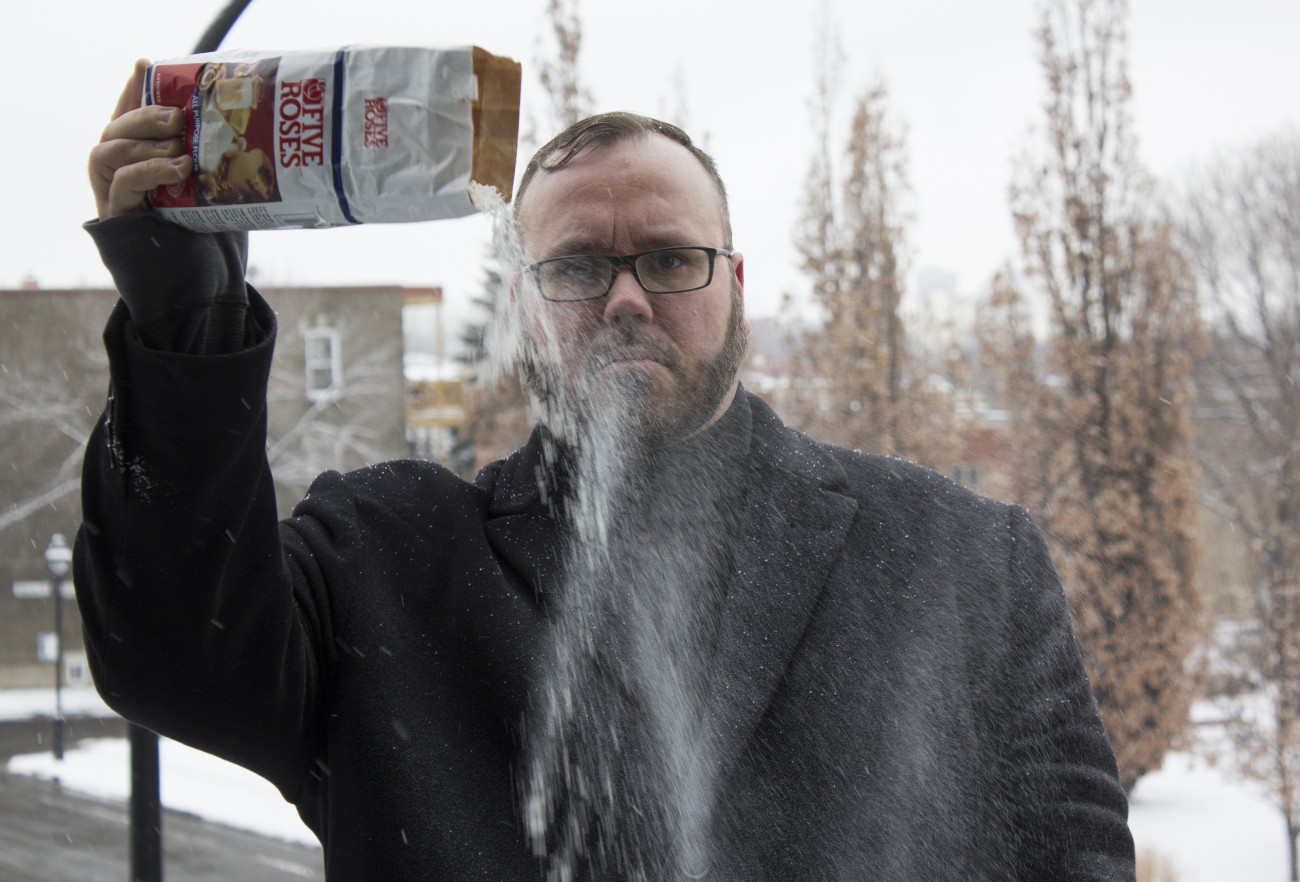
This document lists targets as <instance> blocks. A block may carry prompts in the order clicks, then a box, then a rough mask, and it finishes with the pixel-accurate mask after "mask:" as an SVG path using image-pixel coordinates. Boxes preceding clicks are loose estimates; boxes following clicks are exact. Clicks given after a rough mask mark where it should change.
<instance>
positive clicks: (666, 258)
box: [649, 251, 686, 272]
mask: <svg viewBox="0 0 1300 882" xmlns="http://www.w3.org/2000/svg"><path fill="white" fill-rule="evenodd" d="M649 257H650V259H651V261H652V263H651V268H652V269H653V270H654V271H655V272H669V271H671V270H675V269H681V267H682V264H684V263H685V262H686V261H685V259H684V258H683V257H682V255H681V253H680V252H677V251H667V252H664V253H662V254H651V255H649Z"/></svg>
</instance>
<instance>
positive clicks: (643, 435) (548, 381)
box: [521, 280, 749, 448]
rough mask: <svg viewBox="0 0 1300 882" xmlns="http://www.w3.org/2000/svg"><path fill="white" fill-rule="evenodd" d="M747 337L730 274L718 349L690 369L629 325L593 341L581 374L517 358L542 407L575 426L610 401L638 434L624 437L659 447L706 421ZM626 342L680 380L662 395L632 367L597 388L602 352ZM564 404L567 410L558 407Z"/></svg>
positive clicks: (727, 387)
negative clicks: (555, 372)
mask: <svg viewBox="0 0 1300 882" xmlns="http://www.w3.org/2000/svg"><path fill="white" fill-rule="evenodd" d="M748 342H749V341H748V338H747V337H746V335H745V317H744V310H743V308H742V304H741V300H740V290H739V286H738V285H737V284H736V283H735V281H734V280H733V282H732V286H731V314H730V315H729V317H728V320H727V331H726V336H725V337H724V339H723V345H722V349H721V350H719V352H718V354H717V355H715V356H714V357H713V358H712V359H710V360H709V361H707V362H704V363H702V364H701V365H699V366H698V367H697V368H696V369H695V370H694V371H693V372H692V373H691V374H690V375H683V374H681V373H680V363H679V361H678V359H676V358H675V357H674V355H673V353H672V352H671V350H669V349H668V348H667V347H665V346H664V345H663V344H661V343H659V342H658V341H657V340H654V339H653V338H650V337H648V336H647V335H645V334H644V332H642V331H640V330H639V329H638V328H637V327H636V326H635V325H620V326H618V327H617V328H616V329H615V330H613V331H612V332H610V333H609V334H608V336H607V337H606V338H605V339H603V340H601V341H600V342H599V343H598V344H597V345H596V346H595V347H593V349H592V351H591V352H590V353H589V354H588V355H587V356H586V357H585V358H583V359H582V366H581V368H580V370H581V371H582V372H583V376H582V377H580V378H577V379H576V381H575V379H574V378H572V377H568V376H561V377H551V376H548V375H547V374H548V372H547V371H545V370H544V369H542V368H541V367H540V366H539V365H538V363H537V360H536V359H535V358H532V357H525V358H523V360H522V362H521V367H522V374H523V381H524V386H525V388H526V389H527V390H528V391H529V392H530V393H532V395H533V396H534V397H535V398H537V399H538V401H539V402H541V404H542V406H543V408H544V411H545V412H546V413H548V414H551V415H557V414H558V415H560V416H561V417H562V418H563V419H564V421H565V422H568V421H569V420H570V419H572V421H573V423H574V424H575V425H576V426H578V427H581V426H582V425H583V424H584V423H586V422H588V421H590V419H592V417H593V413H592V408H595V407H602V408H603V407H607V406H610V405H611V404H612V405H614V406H616V407H617V409H618V410H619V411H621V412H622V413H623V414H624V420H621V422H623V423H624V425H626V426H627V428H628V430H630V431H631V432H634V433H635V434H636V435H637V436H638V437H636V438H635V439H629V440H636V441H639V442H640V443H642V444H644V445H646V446H647V447H650V448H661V447H666V446H668V445H670V444H674V443H676V442H678V441H681V440H683V439H685V438H688V437H690V436H691V435H693V434H695V433H696V432H698V431H699V430H700V429H702V428H704V427H705V426H706V425H708V423H709V421H710V420H711V419H712V418H713V416H714V414H716V413H717V412H718V410H719V408H720V407H721V406H722V403H723V397H724V396H725V395H727V393H728V392H730V391H731V388H732V385H733V384H734V383H735V380H736V376H737V374H738V373H739V372H740V366H741V364H742V363H743V362H744V359H745V351H746V348H747V346H748ZM631 346H636V347H642V348H645V349H648V350H650V351H651V352H653V353H655V354H656V357H657V358H658V359H659V360H660V361H662V362H663V364H664V365H665V367H667V368H668V369H669V370H672V371H674V372H677V376H678V378H679V379H680V380H681V385H680V386H679V388H678V390H677V392H676V393H675V394H673V395H672V396H671V398H668V399H667V400H665V399H664V396H659V395H656V389H657V384H656V383H655V381H654V379H653V378H652V377H649V376H646V375H645V374H641V373H636V372H628V373H620V374H618V375H617V376H615V377H613V378H611V379H610V382H609V383H608V385H607V386H605V385H602V388H601V389H600V390H599V392H598V391H597V390H596V388H595V384H594V383H593V382H592V379H591V378H592V377H593V376H594V375H595V372H596V371H598V370H599V367H600V366H601V365H602V364H603V363H605V360H606V359H607V357H608V355H609V354H610V353H611V352H613V351H615V350H617V349H620V348H624V347H631ZM566 404H567V411H568V412H567V413H565V412H564V411H565V410H566ZM551 428H552V430H553V431H556V434H557V435H561V436H563V435H565V434H567V433H566V432H564V431H562V430H561V429H560V427H559V426H556V425H552V426H551Z"/></svg>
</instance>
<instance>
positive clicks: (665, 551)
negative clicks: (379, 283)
mask: <svg viewBox="0 0 1300 882" xmlns="http://www.w3.org/2000/svg"><path fill="white" fill-rule="evenodd" d="M139 74H140V71H139V70H138V71H137V77H138V76H139ZM138 94H139V83H138V82H136V83H133V84H131V85H129V86H128V88H127V91H126V92H125V93H124V97H123V101H122V102H121V103H120V104H119V107H118V110H117V113H116V114H115V118H114V120H113V122H112V123H110V125H109V126H108V128H107V129H106V131H105V135H104V140H103V142H102V143H101V144H100V145H99V146H98V147H96V148H95V150H94V151H93V152H92V157H91V177H92V181H93V184H94V189H95V193H96V198H97V203H98V207H99V218H100V219H99V221H98V222H96V223H93V224H91V225H89V227H88V228H89V230H90V232H91V233H92V235H93V236H94V238H95V240H96V242H97V243H98V244H99V246H100V248H101V252H102V253H103V255H104V259H105V262H106V264H107V265H108V266H109V268H110V270H112V272H113V274H114V278H115V280H116V282H117V285H118V289H119V291H120V293H121V295H122V301H123V302H122V303H121V304H119V306H118V307H117V309H116V310H115V312H114V314H113V316H112V318H111V319H110V322H109V326H108V329H107V331H106V334H105V342H106V345H107V348H108V350H109V355H110V365H111V368H110V370H111V375H112V387H113V395H112V397H111V399H110V402H109V406H108V408H107V411H106V413H105V417H104V420H103V421H102V422H101V424H100V426H99V427H98V429H97V430H96V433H95V435H94V437H93V438H92V440H91V443H90V447H89V451H88V454H87V461H86V470H85V478H84V513H85V523H84V525H83V528H82V530H81V533H80V535H79V538H78V545H77V586H78V592H79V594H78V596H79V600H80V603H81V607H82V612H83V617H84V620H85V625H86V638H87V646H88V648H89V653H90V660H91V665H92V669H93V671H94V674H95V678H96V683H97V685H98V687H99V689H100V690H101V692H102V693H103V694H104V695H105V697H106V699H107V700H108V701H109V703H110V704H111V705H112V706H114V707H115V708H116V709H118V710H119V711H120V712H122V713H123V714H124V715H126V716H128V717H130V718H132V719H135V720H137V721H139V722H141V723H142V724H144V725H146V726H149V727H151V728H154V729H156V730H158V731H160V732H162V733H163V734H166V735H168V736H170V737H173V738H177V739H179V740H182V741H185V742H188V743H190V744H194V745H196V746H198V747H201V748H202V749H205V750H208V751H211V752H213V753H216V754H218V755H221V756H224V757H226V758H228V759H230V760H233V761H234V762H237V763H240V764H241V765H244V766H247V767H248V768H250V769H253V770H254V771H256V772H258V773H260V774H262V775H264V776H265V777H267V778H268V779H270V780H271V781H272V782H273V783H275V784H276V785H277V786H278V787H279V789H280V791H281V792H282V793H283V794H284V796H285V798H286V799H288V800H290V801H291V802H293V803H295V804H296V805H297V807H298V809H299V811H300V813H301V814H302V816H303V818H304V819H305V821H306V822H307V823H308V825H309V826H311V827H312V828H313V829H314V830H315V831H316V832H317V834H318V835H319V836H320V838H321V841H322V843H323V845H324V849H325V863H326V869H327V874H328V876H329V877H330V878H331V879H339V880H356V879H382V880H406V879H411V880H415V879H420V880H426V879H491V880H516V879H519V880H524V879H543V878H546V879H557V880H559V879H576V878H587V879H648V880H661V879H674V878H707V879H717V880H738V882H739V880H746V882H747V880H758V879H772V880H778V879H779V880H790V879H799V880H804V879H808V880H821V879H827V880H841V879H855V880H856V879H881V880H885V879H888V880H918V882H921V880H925V882H929V880H940V879H954V880H955V879H961V880H1007V879H1016V880H1048V879H1051V880H1056V879H1071V880H1103V879H1104V880H1115V879H1131V878H1132V877H1133V855H1132V841H1131V838H1130V836H1129V833H1128V829H1127V826H1126V823H1125V815H1126V803H1125V797H1124V793H1123V791H1122V789H1121V788H1120V786H1119V784H1118V782H1117V777H1116V773H1115V768H1114V759H1113V755H1112V753H1111V749H1110V746H1109V743H1108V741H1107V739H1106V734H1105V732H1104V730H1103V728H1102V726H1101V723H1100V720H1099V718H1098V716H1097V712H1096V707H1095V703H1094V701H1093V698H1092V695H1091V692H1090V690H1089V688H1088V684H1087V681H1086V679H1085V677H1084V674H1083V671H1082V668H1081V665H1080V660H1079V656H1078V652H1077V650H1076V648H1075V645H1074V642H1073V638H1072V636H1071V632H1070V628H1069V623H1068V616H1067V611H1066V606H1065V602H1064V599H1063V596H1062V593H1061V590H1060V586H1059V584H1058V583H1057V580H1056V577H1055V574H1054V572H1053V570H1052V567H1051V564H1050V562H1049V561H1048V559H1047V555H1046V552H1045V549H1044V546H1043V543H1042V540H1041V538H1040V537H1039V535H1038V534H1037V532H1036V531H1035V530H1034V528H1033V527H1032V525H1031V524H1030V523H1029V521H1028V518H1027V517H1026V515H1025V514H1024V512H1023V511H1021V510H1019V509H1015V508H1009V507H1006V506H1002V505H999V504H997V503H993V502H990V501H987V500H983V499H980V498H978V497H975V496H974V495H972V494H970V493H968V492H966V491H965V490H963V489H961V488H960V487H958V486H956V485H955V484H953V483H951V482H949V481H947V480H945V479H943V478H941V477H939V476H937V475H934V474H932V473H930V472H927V471H925V470H923V469H920V468H918V467H915V466H912V465H910V464H907V463H903V462H899V461H895V460H887V459H883V458H879V457H873V456H867V455H862V454H858V453H853V452H849V451H845V450H841V449H838V448H833V447H829V446H826V445H821V444H818V443H816V442H814V441H812V440H810V439H808V438H806V437H804V436H802V435H799V434H798V433H795V432H793V431H791V430H789V429H787V428H786V427H784V426H783V425H782V424H781V423H780V421H779V419H778V418H777V417H776V415H775V414H773V413H772V411H771V410H769V409H768V408H767V406H766V405H764V404H763V402H761V401H760V400H759V399H757V398H756V397H754V396H752V395H750V394H748V393H746V392H744V391H743V390H741V389H740V388H739V385H738V381H737V371H738V368H739V363H740V358H741V355H742V354H743V350H744V332H745V331H744V328H745V326H744V318H743V315H744V313H743V298H744V283H745V273H744V258H743V256H742V255H741V254H740V253H739V252H737V251H735V250H734V249H733V247H732V242H731V233H730V223H729V219H728V213H727V204H726V194H725V191H724V189H723V187H722V184H721V180H720V179H719V178H718V176H717V172H716V169H715V168H714V166H713V163H712V160H710V159H709V158H708V157H707V156H705V155H704V154H702V153H701V152H700V151H699V150H698V149H697V148H695V147H694V146H693V145H692V144H691V143H690V141H689V138H687V137H686V136H685V134H684V133H682V132H680V131H679V130H677V129H675V128H673V127H671V126H667V125H665V124H662V123H658V122H656V121H653V120H647V119H645V118H641V117H635V116H631V115H627V114H612V115H604V116H601V117H596V118H593V119H589V120H585V121H583V122H581V123H579V124H577V125H576V126H574V127H572V128H571V129H570V130H569V131H567V132H565V133H563V134H561V135H560V136H559V137H558V138H557V139H555V140H554V141H552V142H551V143H550V144H548V145H547V146H545V147H543V148H542V149H541V150H540V151H539V152H538V154H537V156H536V157H534V160H533V162H532V163H531V164H530V166H529V168H528V169H527V170H526V171H525V174H524V178H523V181H522V183H521V186H520V188H519V192H518V195H517V198H516V204H515V215H516V217H517V220H518V228H519V232H520V235H521V237H522V249H523V252H522V257H521V258H520V260H519V264H520V265H521V266H520V269H519V272H518V275H517V277H516V279H515V283H514V285H513V286H512V289H511V295H510V296H511V304H512V308H511V309H510V310H509V315H510V316H512V317H514V318H515V319H517V321H518V326H519V329H520V335H521V338H522V340H523V345H522V355H521V367H522V368H523V372H524V375H525V377H526V380H527V384H528V387H529V390H530V392H531V393H532V394H533V397H534V399H535V403H536V406H537V411H538V413H539V415H540V419H541V423H542V424H541V425H540V426H539V427H538V429H537V430H536V431H535V432H534V434H533V436H532V438H531V439H530V440H529V442H528V444H527V445H525V447H523V448H522V449H521V450H519V451H517V452H516V453H515V454H513V455H512V456H510V457H509V458H507V459H506V460H504V461H501V462H498V463H495V464H493V465H492V466H489V467H488V468H487V469H486V470H485V471H484V472H483V473H482V474H481V475H480V476H479V478H478V479H477V481H476V482H475V484H474V485H468V484H465V483H463V482H461V481H459V480H457V479H456V478H454V477H453V476H452V475H450V474H449V473H448V472H446V471H445V470H443V469H441V468H439V467H437V466H434V465H432V464H429V463H417V462H397V463H388V464H383V465H380V466H376V467H373V468H370V469H365V470H363V471H361V472H357V473H354V474H350V475H338V474H332V473H331V474H326V475H322V476H321V477H320V478H319V479H318V481H317V482H316V483H315V484H314V485H313V487H312V489H311V491H310V493H309V494H308V496H307V498H305V499H304V500H303V501H302V503H300V505H299V506H298V507H297V508H296V509H295V511H294V514H293V516H292V517H290V518H289V519H287V520H286V521H284V522H283V523H280V524H277V523H276V513H275V502H274V494H273V492H272V483H271V476H270V473H269V470H268V467H267V464H266V460H265V456H264V445H265V425H266V412H265V386H266V379H267V374H268V371H269V365H270V358H271V348H272V346H273V343H274V334H275V321H274V316H273V314H272V313H271V311H270V309H269V307H267V305H266V304H265V303H264V302H263V301H262V300H261V299H260V298H259V297H258V296H257V295H256V293H255V292H254V291H252V289H251V288H250V287H249V286H247V285H246V283H245V282H244V280H243V278H242V271H243V243H244V239H243V238H242V237H238V236H227V235H223V236H211V235H198V234H194V233H190V232H187V231H184V230H180V229H177V228H174V227H170V226H168V225H166V224H163V223H160V222H159V221H157V220H156V219H155V218H154V217H153V216H152V215H151V214H150V213H148V212H147V211H144V210H141V208H140V206H141V200H142V197H143V195H144V194H145V193H146V192H148V191H149V190H150V189H151V188H152V187H154V186H157V185H160V184H166V183H172V182H175V181H178V180H182V179H183V178H184V176H185V174H186V173H187V170H186V167H185V164H184V163H183V162H180V163H177V162H174V161H173V159H172V157H175V156H177V155H178V154H179V153H180V150H179V147H178V145H177V144H176V142H175V140H174V139H175V136H176V135H177V134H178V133H179V122H178V119H177V118H176V117H174V116H172V115H171V114H170V113H169V112H168V111H166V110H164V109H160V108H140V107H138V106H137V104H136V102H135V101H134V100H133V99H132V97H131V96H133V95H138Z"/></svg>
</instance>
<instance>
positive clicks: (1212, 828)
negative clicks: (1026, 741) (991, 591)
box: [8, 739, 1286, 882]
mask: <svg viewBox="0 0 1300 882" xmlns="http://www.w3.org/2000/svg"><path fill="white" fill-rule="evenodd" d="M161 744H162V748H161V751H162V790H163V804H164V805H166V806H167V807H168V808H172V809H177V810H179V811H184V812H190V813H192V814H195V815H198V816H200V817H203V818H206V819H208V820H211V821H214V822H216V823H219V824H225V825H227V826H231V827H237V828H239V829H244V830H250V831H253V832H256V833H259V834H262V835H265V836H272V837H275V838H279V839H285V840H289V841H293V842H302V843H308V844H315V843H316V839H315V837H314V836H312V834H311V832H310V831H309V830H307V828H306V827H305V826H304V825H303V824H302V822H301V821H300V820H299V819H298V815H297V813H296V812H295V811H294V809H293V807H292V806H290V805H289V804H288V803H286V802H285V801H284V800H283V799H281V797H280V794H279V793H278V792H277V791H276V789H275V788H274V787H272V786H271V785H270V784H268V783H267V782H265V781H263V780H262V779H261V778H259V777H257V776H256V775H254V774H252V773H251V772H248V771H245V770H244V769H241V768H239V767H237V766H233V765H230V764H229V763H226V762H223V761H221V760H219V759H216V758H215V757H212V756H209V755H207V754H204V753H200V752H198V751H195V750H191V749H190V748H188V747H185V746H184V745H181V744H177V743H175V742H172V741H167V740H166V739H164V740H163V741H162V742H161ZM128 767H129V760H128V755H127V745H126V742H125V741H122V740H116V739H103V740H96V741H87V742H83V743H82V744H81V745H79V746H78V747H77V748H76V749H75V750H71V751H69V752H68V753H67V755H66V758H65V759H64V762H63V764H62V767H61V768H60V766H59V764H58V763H56V762H55V761H54V759H53V758H52V757H51V756H50V755H49V754H48V753H42V754H30V755H27V756H19V757H14V758H13V759H12V760H10V762H9V767H8V770H9V772H11V773H13V774H22V775H36V776H38V777H41V778H47V779H50V778H55V777H57V778H59V779H60V781H61V782H62V783H63V786H64V787H67V788H69V789H72V790H77V791H79V792H83V793H88V794H92V795H95V796H99V797H102V798H106V799H114V800H125V799H126V797H127V793H128V788H129V773H128ZM1131 826H1132V828H1133V835H1134V838H1135V839H1136V841H1137V846H1138V850H1139V851H1143V850H1150V851H1154V852H1156V853H1158V854H1159V855H1160V856H1161V857H1162V858H1164V859H1165V860H1166V861H1169V862H1172V864H1173V866H1174V868H1175V869H1176V871H1177V879H1178V882H1228V880H1234V882H1235V880H1249V882H1286V836H1285V833H1284V831H1283V826H1282V819H1281V816H1280V815H1279V814H1278V812H1277V810H1276V809H1274V808H1273V807H1272V806H1271V805H1270V804H1269V802H1268V800H1267V799H1266V798H1265V797H1264V796H1262V795H1261V792H1260V790H1259V788H1258V786H1257V785H1254V784H1251V783H1242V782H1238V781H1234V780H1232V779H1231V778H1230V777H1228V776H1227V775H1226V774H1225V773H1223V772H1221V771H1219V770H1217V769H1213V768H1210V767H1209V766H1207V765H1206V763H1205V762H1204V761H1203V760H1200V759H1197V758H1196V757H1194V756H1192V755H1190V754H1184V753H1176V754H1170V756H1169V757H1168V759H1167V760H1166V761H1165V764H1164V768H1163V769H1162V770H1161V771H1159V772H1156V773H1153V774H1151V775H1148V776H1147V777H1146V778H1143V779H1142V781H1141V782H1139V783H1138V786H1137V789H1136V791H1135V792H1134V794H1133V805H1132V812H1131Z"/></svg>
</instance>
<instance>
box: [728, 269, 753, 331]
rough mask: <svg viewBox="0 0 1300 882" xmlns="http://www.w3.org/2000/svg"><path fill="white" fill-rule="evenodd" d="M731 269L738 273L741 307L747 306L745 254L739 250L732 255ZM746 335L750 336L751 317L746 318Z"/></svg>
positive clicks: (737, 293)
mask: <svg viewBox="0 0 1300 882" xmlns="http://www.w3.org/2000/svg"><path fill="white" fill-rule="evenodd" d="M731 271H732V272H733V273H735V275H736V299H737V300H739V301H740V308H741V310H742V311H743V310H744V308H745V255H743V254H741V253H740V252H739V251H736V252H734V253H732V255H731ZM745 336H749V318H748V317H746V318H745Z"/></svg>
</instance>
